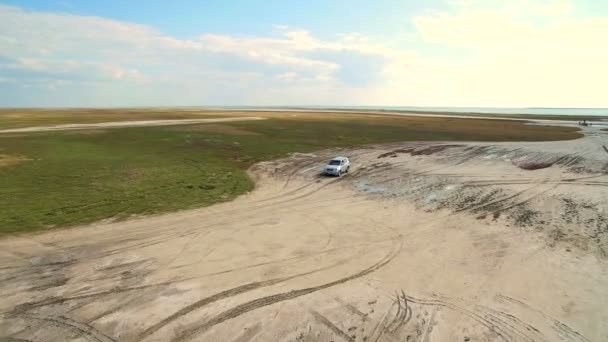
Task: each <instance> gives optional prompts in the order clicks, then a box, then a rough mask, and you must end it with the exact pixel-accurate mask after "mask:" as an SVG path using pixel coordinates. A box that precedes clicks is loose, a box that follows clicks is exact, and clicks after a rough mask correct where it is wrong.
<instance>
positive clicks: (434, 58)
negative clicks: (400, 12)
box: [0, 0, 608, 107]
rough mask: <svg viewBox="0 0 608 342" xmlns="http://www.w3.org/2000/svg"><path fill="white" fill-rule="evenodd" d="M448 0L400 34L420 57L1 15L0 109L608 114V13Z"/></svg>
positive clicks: (294, 32) (93, 20) (86, 19)
mask: <svg viewBox="0 0 608 342" xmlns="http://www.w3.org/2000/svg"><path fill="white" fill-rule="evenodd" d="M450 3H451V7H449V8H448V9H447V10H444V11H441V12H437V11H435V12H429V13H431V14H427V15H420V16H417V17H414V18H410V19H411V21H412V23H413V24H414V27H415V32H404V33H395V34H394V35H395V37H393V38H398V35H400V34H406V35H408V36H410V37H411V36H412V35H414V36H415V40H414V42H415V43H416V45H415V46H416V50H413V49H412V48H409V47H401V48H396V47H395V45H393V46H392V47H389V46H387V45H386V44H383V43H382V42H380V41H379V40H378V39H374V38H373V37H369V36H366V35H365V34H362V33H358V32H345V33H341V34H337V35H336V36H335V38H334V39H319V38H317V37H315V35H313V34H312V33H311V32H310V31H307V30H302V29H295V28H291V27H289V26H285V25H280V26H275V28H274V29H275V32H274V33H273V34H271V35H268V36H246V35H232V34H221V35H220V34H208V33H202V34H201V35H199V36H198V37H194V38H190V39H182V38H176V37H173V36H170V35H167V34H164V33H162V32H159V31H157V30H155V29H154V28H151V27H149V26H145V25H138V24H133V23H127V22H120V21H115V20H109V19H105V18H100V17H90V16H76V15H68V14H53V13H45V12H31V11H25V10H23V9H20V8H16V7H10V6H4V5H0V75H1V76H2V77H1V78H0V105H15V104H24V105H70V106H71V105H74V106H77V105H97V106H103V105H123V106H124V105H204V104H233V105H237V104H250V105H256V104H259V105H267V104H275V105H289V104H327V105H337V104H343V105H348V104H352V105H364V104H368V105H430V106H450V105H453V106H507V107H512V106H568V107H575V106H608V98H606V97H605V96H604V94H603V91H602V89H603V85H602V84H601V82H603V81H604V80H606V79H608V67H606V66H605V62H604V61H605V60H608V47H607V46H606V44H603V41H602V38H603V37H604V36H607V35H608V16H603V17H602V16H596V17H594V18H576V17H574V16H573V15H572V13H573V8H572V5H571V4H570V3H568V2H564V1H560V0H558V1H553V2H551V1H532V0H514V1H509V2H505V1H499V0H487V1H481V0H453V1H451V2H450ZM388 38H391V37H388ZM438 51H439V52H438ZM14 84H19V85H21V87H28V92H29V91H31V89H37V90H38V92H37V96H36V97H35V98H33V97H31V96H27V93H25V92H24V93H23V94H20V93H15V90H14V89H13V88H15V87H13V88H10V89H9V88H7V87H9V86H11V85H14ZM45 91H48V92H49V93H45ZM51 92H52V94H51ZM16 101H17V102H16ZM18 101H21V102H18ZM32 101H36V102H32Z"/></svg>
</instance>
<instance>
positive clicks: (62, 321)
mask: <svg viewBox="0 0 608 342" xmlns="http://www.w3.org/2000/svg"><path fill="white" fill-rule="evenodd" d="M19 317H20V318H25V319H30V320H38V321H42V322H45V323H47V324H50V325H53V326H57V327H60V328H65V329H68V330H71V331H73V332H75V333H77V334H78V335H80V336H82V337H84V338H86V339H88V340H92V341H97V342H116V340H114V339H112V338H111V337H109V336H107V335H106V334H104V333H102V332H101V331H99V330H97V329H95V328H94V327H92V326H90V325H88V324H86V323H82V322H78V321H75V320H73V319H70V318H67V317H61V316H44V315H32V314H24V315H19Z"/></svg>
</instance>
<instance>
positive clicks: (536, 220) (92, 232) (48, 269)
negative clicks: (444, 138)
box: [0, 128, 608, 342]
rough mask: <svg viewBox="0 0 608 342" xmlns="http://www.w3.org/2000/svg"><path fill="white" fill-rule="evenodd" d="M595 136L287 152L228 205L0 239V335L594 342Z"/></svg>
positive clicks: (603, 194)
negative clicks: (344, 163)
mask: <svg viewBox="0 0 608 342" xmlns="http://www.w3.org/2000/svg"><path fill="white" fill-rule="evenodd" d="M607 133H608V132H603V133H602V132H600V131H599V130H596V129H591V128H587V129H586V134H587V136H586V137H585V138H583V139H579V140H576V141H567V142H551V143H505V144H481V143H442V144H437V143H433V144H430V143H408V144H395V145H392V146H379V147H369V148H361V149H355V150H342V151H325V152H322V153H318V154H314V155H312V154H306V155H304V154H303V155H294V156H293V157H292V158H289V159H286V160H280V161H274V162H268V163H263V164H259V165H257V166H256V167H255V168H253V169H252V171H251V172H252V175H253V176H254V177H255V178H256V179H257V184H258V186H257V188H256V190H255V191H254V192H252V193H251V194H248V195H246V196H243V197H241V198H239V199H237V200H236V201H234V202H231V203H225V204H221V205H216V206H213V207H209V208H205V209H199V210H192V211H186V212H181V213H176V214H170V215H162V216H155V217H147V218H139V219H133V220H130V221H126V222H117V223H110V222H109V223H100V224H96V225H93V226H88V227H80V228H77V229H70V230H62V231H52V232H48V233H44V234H41V235H36V236H31V237H13V238H6V239H3V240H1V241H0V279H1V282H0V292H1V293H2V299H1V300H0V311H1V313H2V318H1V322H0V336H6V337H7V339H8V340H10V341H41V342H42V341H59V340H62V341H64V340H65V341H235V342H244V341H527V342H533V341H534V342H540V341H607V340H608V290H607V289H608V255H607V253H608V212H607V210H608V187H607V186H608V173H607V172H608V152H607V151H606V150H605V149H606V147H608V134H607ZM336 154H345V155H348V156H349V157H351V160H352V162H353V165H354V167H353V169H352V172H350V173H349V174H348V175H346V176H344V177H342V178H325V177H321V176H319V174H318V173H319V170H320V169H321V167H322V166H323V163H324V162H325V161H326V160H327V159H328V158H330V157H332V156H334V155H336Z"/></svg>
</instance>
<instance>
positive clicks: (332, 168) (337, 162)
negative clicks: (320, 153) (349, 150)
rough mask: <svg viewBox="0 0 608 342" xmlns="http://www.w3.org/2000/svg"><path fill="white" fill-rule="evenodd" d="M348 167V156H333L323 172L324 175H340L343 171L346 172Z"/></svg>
mask: <svg viewBox="0 0 608 342" xmlns="http://www.w3.org/2000/svg"><path fill="white" fill-rule="evenodd" d="M349 168H350V161H349V160H348V158H346V157H335V158H334V159H332V160H331V161H330V162H329V163H327V166H325V169H324V171H323V173H325V174H326V175H331V176H338V177H340V176H341V175H342V174H343V173H347V172H348V169H349Z"/></svg>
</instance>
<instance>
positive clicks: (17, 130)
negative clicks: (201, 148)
mask: <svg viewBox="0 0 608 342" xmlns="http://www.w3.org/2000/svg"><path fill="white" fill-rule="evenodd" d="M251 120H264V118H261V117H257V116H245V117H234V118H215V119H179V120H140V121H112V122H100V123H92V124H65V125H55V126H37V127H23V128H9V129H0V134H1V133H27V132H45V131H68V130H78V129H97V128H120V127H146V126H174V125H192V124H200V123H216V122H229V121H251Z"/></svg>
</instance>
